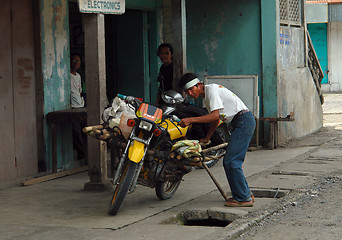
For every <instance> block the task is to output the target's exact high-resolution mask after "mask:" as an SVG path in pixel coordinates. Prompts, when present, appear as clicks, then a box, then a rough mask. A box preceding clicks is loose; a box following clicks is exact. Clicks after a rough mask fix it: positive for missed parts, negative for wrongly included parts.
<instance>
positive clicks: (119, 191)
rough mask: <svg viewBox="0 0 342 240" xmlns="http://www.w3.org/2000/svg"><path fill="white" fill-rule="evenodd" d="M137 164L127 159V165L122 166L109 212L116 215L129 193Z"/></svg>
mask: <svg viewBox="0 0 342 240" xmlns="http://www.w3.org/2000/svg"><path fill="white" fill-rule="evenodd" d="M136 169H137V164H136V163H134V162H132V161H130V160H128V159H127V160H126V163H125V166H124V167H123V168H122V172H121V176H120V179H119V181H118V183H117V185H116V187H115V189H114V193H113V197H112V200H111V202H110V204H109V208H108V213H109V214H111V215H116V214H117V213H118V211H119V209H120V207H121V205H122V203H123V201H124V199H125V197H126V195H127V193H128V190H129V188H130V186H131V184H132V181H133V177H134V174H135V171H136Z"/></svg>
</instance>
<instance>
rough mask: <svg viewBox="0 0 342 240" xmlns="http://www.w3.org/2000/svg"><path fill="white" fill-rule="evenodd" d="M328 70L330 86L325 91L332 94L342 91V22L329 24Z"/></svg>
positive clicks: (327, 85) (326, 86) (326, 85)
mask: <svg viewBox="0 0 342 240" xmlns="http://www.w3.org/2000/svg"><path fill="white" fill-rule="evenodd" d="M328 35H329V36H328V65H329V66H328V68H329V84H325V88H324V90H327V91H331V92H339V91H342V68H341V64H342V50H341V41H342V22H332V23H328Z"/></svg>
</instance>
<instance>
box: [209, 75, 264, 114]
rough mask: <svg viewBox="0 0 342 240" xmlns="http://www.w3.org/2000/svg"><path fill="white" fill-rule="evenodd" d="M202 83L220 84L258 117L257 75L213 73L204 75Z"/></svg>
mask: <svg viewBox="0 0 342 240" xmlns="http://www.w3.org/2000/svg"><path fill="white" fill-rule="evenodd" d="M204 83H205V84H209V83H216V84H219V85H222V86H224V87H226V88H228V89H229V90H231V91H232V92H233V93H235V94H236V95H238V97H239V98H240V99H241V100H242V101H243V102H244V103H245V104H246V106H247V107H248V109H249V110H250V111H251V112H252V113H253V115H254V116H255V117H256V118H259V97H258V76H257V75H222V76H220V75H215V76H204Z"/></svg>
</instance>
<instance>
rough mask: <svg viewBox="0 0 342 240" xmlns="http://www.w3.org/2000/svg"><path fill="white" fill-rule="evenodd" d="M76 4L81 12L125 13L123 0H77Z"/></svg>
mask: <svg viewBox="0 0 342 240" xmlns="http://www.w3.org/2000/svg"><path fill="white" fill-rule="evenodd" d="M78 6H79V8H80V12H81V13H103V14H123V13H125V0H78Z"/></svg>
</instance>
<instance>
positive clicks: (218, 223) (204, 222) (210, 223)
mask: <svg viewBox="0 0 342 240" xmlns="http://www.w3.org/2000/svg"><path fill="white" fill-rule="evenodd" d="M231 223H232V221H224V220H218V219H201V220H184V225H185V226H201V227H226V226H228V225H229V224H231Z"/></svg>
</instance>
